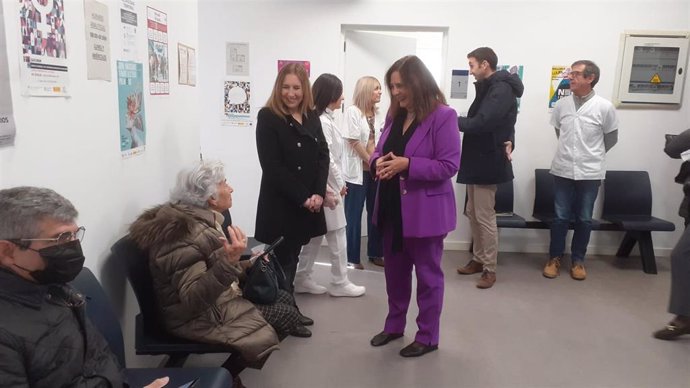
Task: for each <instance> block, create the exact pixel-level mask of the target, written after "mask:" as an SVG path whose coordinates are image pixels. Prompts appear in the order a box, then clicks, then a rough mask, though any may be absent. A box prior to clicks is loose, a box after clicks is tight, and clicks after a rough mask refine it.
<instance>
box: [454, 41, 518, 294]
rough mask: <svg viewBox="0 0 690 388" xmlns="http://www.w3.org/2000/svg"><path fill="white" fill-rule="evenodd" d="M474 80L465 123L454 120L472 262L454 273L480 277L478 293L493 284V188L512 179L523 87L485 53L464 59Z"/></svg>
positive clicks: (495, 241) (483, 49)
mask: <svg viewBox="0 0 690 388" xmlns="http://www.w3.org/2000/svg"><path fill="white" fill-rule="evenodd" d="M467 59H468V61H469V66H470V73H472V75H473V76H474V78H475V79H476V82H475V83H474V86H475V89H476V96H475V98H474V102H472V105H471V106H470V110H469V112H468V114H467V117H459V118H458V125H459V126H460V131H461V132H463V133H464V135H463V138H462V155H461V158H460V171H459V172H458V183H464V184H465V185H467V206H466V208H465V214H466V215H467V217H468V218H469V220H470V228H471V230H472V242H473V252H474V257H473V258H472V260H470V262H469V263H467V265H465V266H464V267H461V268H458V273H459V274H462V275H470V274H474V273H479V272H481V273H482V276H481V278H480V279H479V281H478V282H477V287H478V288H491V287H492V286H493V285H494V283H495V282H496V261H497V256H498V230H497V227H496V211H495V210H494V205H495V203H496V185H497V184H498V183H503V182H507V181H510V180H512V179H513V166H512V164H511V156H510V155H511V152H512V150H513V147H514V144H515V120H516V118H517V100H516V99H517V98H518V97H520V96H522V92H523V90H524V86H523V85H522V81H521V80H520V78H519V77H518V75H517V74H511V73H509V72H507V71H505V70H501V71H496V65H497V63H498V57H497V56H496V53H494V51H493V50H492V49H491V48H489V47H480V48H478V49H475V50H474V51H472V52H470V53H469V54H467Z"/></svg>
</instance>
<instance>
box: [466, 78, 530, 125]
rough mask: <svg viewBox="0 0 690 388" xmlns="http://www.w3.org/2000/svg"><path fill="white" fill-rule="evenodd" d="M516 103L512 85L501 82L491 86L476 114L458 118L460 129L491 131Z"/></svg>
mask: <svg viewBox="0 0 690 388" xmlns="http://www.w3.org/2000/svg"><path fill="white" fill-rule="evenodd" d="M515 104H516V100H515V95H514V94H513V92H512V90H511V89H510V86H509V85H507V84H506V83H504V82H499V83H498V84H497V85H494V86H492V87H491V89H490V90H489V92H488V93H487V96H486V97H485V98H484V101H482V104H481V106H480V107H479V111H477V114H476V115H474V116H472V117H459V118H458V125H459V126H460V130H461V131H462V132H465V133H481V132H485V131H490V130H492V129H493V128H496V125H495V124H496V122H497V121H498V120H501V119H503V117H504V116H505V115H506V114H507V113H508V112H509V111H510V110H511V109H512V108H513V106H514V105H515Z"/></svg>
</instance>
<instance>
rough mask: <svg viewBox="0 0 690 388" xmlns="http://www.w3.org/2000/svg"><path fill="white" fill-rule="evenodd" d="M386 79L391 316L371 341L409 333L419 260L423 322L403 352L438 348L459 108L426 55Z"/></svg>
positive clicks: (382, 204)
mask: <svg viewBox="0 0 690 388" xmlns="http://www.w3.org/2000/svg"><path fill="white" fill-rule="evenodd" d="M386 86H387V87H388V91H389V92H390V95H391V106H390V109H389V110H388V115H387V117H386V124H385V127H384V130H383V134H382V135H381V140H380V141H379V143H378V145H377V146H376V150H375V151H374V153H373V154H372V156H371V159H370V160H369V164H370V166H371V171H376V177H377V179H378V180H379V186H378V192H377V195H376V204H375V207H374V217H375V220H374V222H375V224H376V225H377V226H378V227H379V228H380V229H381V231H382V232H383V252H384V257H385V258H386V266H385V267H384V268H385V274H386V291H387V292H388V316H387V317H386V323H385V325H384V327H383V331H382V332H381V333H379V334H377V335H375V336H374V338H372V339H371V345H372V346H382V345H385V344H387V343H388V342H390V341H392V340H394V339H396V338H400V337H402V336H403V334H404V332H405V318H406V316H407V309H408V306H409V304H410V297H411V295H412V268H414V270H415V274H416V276H417V304H418V305H419V315H418V316H417V325H418V328H419V329H418V330H417V334H416V335H415V339H414V342H412V343H411V344H409V345H408V346H406V347H404V348H403V349H402V350H401V351H400V355H401V356H403V357H418V356H421V355H424V354H426V353H428V352H431V351H433V350H436V349H438V341H439V323H440V319H441V307H442V304H443V271H442V270H441V256H442V255H443V239H444V238H445V237H446V235H447V234H448V232H451V231H453V230H455V222H456V208H455V194H454V192H453V183H452V181H451V178H452V177H453V176H454V175H455V174H456V173H457V172H458V168H459V167H460V132H459V130H458V116H457V114H456V113H455V111H454V110H453V109H452V108H450V107H448V106H447V105H446V99H445V97H444V96H443V93H442V92H441V90H440V89H439V87H438V85H437V84H436V81H435V80H434V78H433V77H432V76H431V73H430V72H429V70H428V69H427V68H426V66H424V64H423V63H422V61H421V60H420V59H419V58H418V57H416V56H414V55H411V56H406V57H403V58H400V59H399V60H398V61H396V62H395V63H394V64H393V66H391V68H390V69H388V72H387V73H386Z"/></svg>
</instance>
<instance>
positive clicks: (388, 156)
mask: <svg viewBox="0 0 690 388" xmlns="http://www.w3.org/2000/svg"><path fill="white" fill-rule="evenodd" d="M392 158H393V153H392V152H389V153H387V154H385V155H383V156H381V157H379V158H378V159H376V165H375V166H374V167H375V168H376V171H375V176H376V178H378V177H379V171H380V170H382V169H383V167H382V166H383V163H385V162H387V161H389V160H391V159H392Z"/></svg>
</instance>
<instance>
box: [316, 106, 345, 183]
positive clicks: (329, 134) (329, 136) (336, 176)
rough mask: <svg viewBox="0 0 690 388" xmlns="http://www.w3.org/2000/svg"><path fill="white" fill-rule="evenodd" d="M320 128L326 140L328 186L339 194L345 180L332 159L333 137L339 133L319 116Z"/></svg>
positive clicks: (325, 119)
mask: <svg viewBox="0 0 690 388" xmlns="http://www.w3.org/2000/svg"><path fill="white" fill-rule="evenodd" d="M321 128H322V129H323V137H324V138H325V139H326V144H328V157H329V162H328V185H330V186H331V188H333V189H336V188H337V191H338V192H340V189H341V188H342V187H343V186H345V179H343V174H342V172H341V171H340V166H339V165H338V164H337V163H336V162H335V158H334V157H333V152H332V150H333V147H334V146H333V136H338V135H339V133H338V132H337V131H336V129H335V128H333V125H332V123H331V122H330V121H329V120H328V119H327V118H325V117H324V116H323V115H321Z"/></svg>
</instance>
